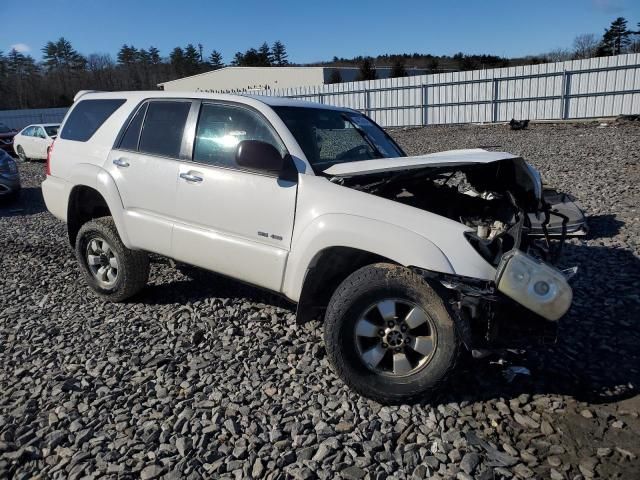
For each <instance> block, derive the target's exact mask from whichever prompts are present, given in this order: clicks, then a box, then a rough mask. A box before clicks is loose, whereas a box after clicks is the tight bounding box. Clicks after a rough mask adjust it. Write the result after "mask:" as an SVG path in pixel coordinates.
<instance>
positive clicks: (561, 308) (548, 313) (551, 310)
mask: <svg viewBox="0 0 640 480" xmlns="http://www.w3.org/2000/svg"><path fill="white" fill-rule="evenodd" d="M496 285H497V286H498V290H499V291H501V292H502V293H504V294H505V295H506V296H507V297H509V298H511V299H513V300H515V301H516V302H518V303H519V304H520V305H522V306H523V307H526V308H528V309H529V310H531V311H532V312H534V313H536V314H538V315H540V316H541V317H544V318H546V319H547V320H554V321H555V320H558V319H559V318H560V317H562V316H563V315H564V314H565V313H566V312H567V310H569V307H570V306H571V300H572V299H573V291H572V290H571V287H570V286H569V283H568V282H567V280H566V278H565V277H564V275H563V274H562V273H561V272H560V271H558V270H556V269H555V268H553V267H552V266H550V265H547V264H546V263H544V262H542V261H539V260H537V259H535V258H533V257H531V256H529V255H527V254H526V253H523V252H521V251H520V250H511V251H509V252H507V253H505V254H504V255H503V256H502V259H501V260H500V264H499V265H498V269H497V273H496Z"/></svg>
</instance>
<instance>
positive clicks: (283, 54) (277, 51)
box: [271, 40, 289, 66]
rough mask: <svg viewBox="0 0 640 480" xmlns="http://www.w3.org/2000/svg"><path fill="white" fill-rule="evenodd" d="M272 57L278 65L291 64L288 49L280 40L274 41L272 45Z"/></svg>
mask: <svg viewBox="0 0 640 480" xmlns="http://www.w3.org/2000/svg"><path fill="white" fill-rule="evenodd" d="M271 57H272V58H273V64H274V65H278V66H283V65H289V60H288V59H287V57H288V55H287V49H286V48H285V46H284V43H282V42H281V41H280V40H276V41H275V42H273V45H272V46H271Z"/></svg>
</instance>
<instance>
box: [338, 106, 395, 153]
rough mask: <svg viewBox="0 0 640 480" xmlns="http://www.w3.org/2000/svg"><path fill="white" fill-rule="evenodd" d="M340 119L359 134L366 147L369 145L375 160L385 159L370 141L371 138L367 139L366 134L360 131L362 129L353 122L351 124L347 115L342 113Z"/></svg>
mask: <svg viewBox="0 0 640 480" xmlns="http://www.w3.org/2000/svg"><path fill="white" fill-rule="evenodd" d="M342 118H344V119H345V120H346V121H347V122H349V123H350V124H351V125H353V128H355V129H356V132H358V133H359V134H360V136H361V137H362V139H363V140H364V141H365V142H367V145H369V146H370V147H371V150H373V153H374V154H375V155H376V158H385V157H384V155H383V154H382V152H381V151H380V150H379V149H378V147H377V146H376V144H375V143H374V142H373V141H372V140H371V138H369V135H367V132H365V131H364V130H363V129H362V127H360V126H359V125H356V124H355V123H354V122H352V121H351V119H350V118H349V116H348V115H347V114H344V113H343V114H342Z"/></svg>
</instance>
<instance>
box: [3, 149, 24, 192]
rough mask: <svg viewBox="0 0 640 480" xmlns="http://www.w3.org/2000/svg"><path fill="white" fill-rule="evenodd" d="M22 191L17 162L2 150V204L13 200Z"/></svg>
mask: <svg viewBox="0 0 640 480" xmlns="http://www.w3.org/2000/svg"><path fill="white" fill-rule="evenodd" d="M19 191H20V173H19V172H18V166H17V165H16V161H15V160H14V159H13V158H12V157H11V155H9V154H8V153H7V152H5V151H4V150H0V202H2V201H4V200H8V199H13V198H15V197H16V196H17V195H18V192H19Z"/></svg>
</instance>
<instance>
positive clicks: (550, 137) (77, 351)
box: [0, 124, 640, 479]
mask: <svg viewBox="0 0 640 480" xmlns="http://www.w3.org/2000/svg"><path fill="white" fill-rule="evenodd" d="M392 134H393V135H394V136H395V137H396V138H397V139H398V140H399V142H400V143H401V144H402V145H403V146H404V147H405V148H406V149H407V151H408V152H409V153H423V152H431V151H436V150H442V149H450V148H466V147H476V146H499V148H500V149H504V150H508V151H512V152H516V153H520V154H522V155H523V156H525V157H526V158H527V159H528V160H530V161H532V162H533V163H534V164H535V165H536V166H537V167H538V168H539V169H540V170H541V171H542V173H543V175H544V177H545V179H546V180H547V181H548V182H549V183H550V184H552V185H554V186H556V187H558V188H559V189H561V190H564V191H567V192H570V193H572V194H574V195H575V196H576V197H577V198H578V199H579V201H580V202H581V203H582V205H583V206H584V207H585V209H586V210H587V212H588V214H589V215H590V225H591V229H592V230H591V234H590V236H589V237H587V238H583V239H577V240H572V241H571V242H570V244H569V245H568V246H567V248H566V255H565V257H564V260H563V261H564V263H565V264H566V265H573V264H578V265H579V266H580V273H579V277H578V278H577V280H576V283H575V305H574V307H573V308H572V310H571V312H570V313H569V315H568V316H567V317H566V318H565V319H564V321H563V322H562V327H561V332H560V334H561V338H560V340H559V342H558V343H557V344H556V345H554V346H551V347H547V348H537V349H534V350H531V351H529V352H527V353H526V354H522V355H515V354H513V355H511V356H509V357H508V358H505V359H504V361H505V362H507V363H506V365H505V364H500V363H496V362H495V360H496V359H485V360H483V361H475V362H472V361H467V362H465V363H464V365H463V366H462V367H461V371H460V373H459V376H458V377H457V378H456V380H455V381H454V382H453V383H452V385H450V387H449V388H448V389H447V391H446V392H445V393H444V394H443V396H442V398H441V399H439V400H438V401H436V402H434V403H432V404H418V405H404V406H399V407H381V406H380V405H377V404H376V403H374V402H371V401H368V400H365V399H362V398H359V397H357V396H356V395H354V394H352V393H351V392H350V391H349V390H348V389H347V388H346V387H344V386H343V385H342V384H341V382H339V381H338V380H337V379H336V377H335V376H334V375H333V374H332V373H331V371H330V369H329V366H328V364H327V361H326V358H325V353H324V348H323V346H322V342H321V329H320V325H319V324H318V323H311V324H307V325H305V326H298V325H296V323H295V311H294V309H293V308H292V307H291V306H290V305H288V304H287V303H285V302H284V301H282V300H280V299H278V298H277V297H274V296H272V295H270V294H265V293H263V292H261V291H258V290H255V289H253V288H250V287H247V286H243V285H239V284H238V283H236V282H233V281H231V280H227V279H221V278H218V277H216V276H214V275H204V276H203V275H200V276H197V280H192V279H190V278H189V277H187V276H184V275H183V274H182V273H181V272H180V271H179V270H178V269H176V268H174V265H173V264H172V262H171V261H169V260H167V259H163V258H159V257H154V258H153V264H152V272H151V282H150V285H149V287H148V288H147V289H145V291H144V292H143V294H141V295H140V296H138V297H136V298H135V299H134V300H133V301H131V302H129V303H125V304H118V305H114V304H108V303H103V302H101V301H100V300H98V299H97V298H96V297H94V296H92V295H91V294H90V293H89V292H88V290H87V288H86V286H85V285H84V283H83V282H82V280H81V277H80V272H79V270H78V268H77V266H76V263H75V260H74V257H73V255H72V251H71V249H70V248H69V246H68V244H67V242H66V235H65V228H64V226H63V225H62V224H61V223H59V222H58V221H56V220H55V219H54V218H53V217H52V216H51V215H50V214H49V213H47V212H46V211H45V210H44V207H43V203H42V198H41V193H40V189H39V184H40V182H41V181H42V179H43V172H42V171H43V167H42V165H41V164H26V165H21V170H22V174H23V181H24V185H25V187H26V188H25V191H24V192H23V196H22V199H21V200H20V202H19V203H18V204H14V205H12V206H8V207H0V272H2V273H1V276H0V365H1V366H2V367H1V368H0V478H5V477H12V478H30V477H32V476H34V475H37V474H40V476H41V477H44V478H82V477H84V478H98V477H100V478H138V477H140V478H144V479H152V478H211V477H221V478H238V479H239V478H296V479H306V478H321V479H329V478H336V477H342V478H349V479H361V478H366V479H382V478H389V479H392V478H398V479H401V478H427V477H430V478H458V479H469V478H480V479H491V478H512V477H513V478H534V477H535V478H552V479H564V478H566V479H574V478H592V477H594V476H595V477H598V476H600V477H603V478H616V477H617V478H638V474H639V472H640V463H639V460H638V455H640V442H639V441H638V439H639V438H640V420H639V419H638V413H639V410H640V400H639V397H638V396H637V386H638V385H639V384H640V354H639V351H640V348H639V347H640V331H639V329H638V325H637V323H638V321H639V320H640V296H639V294H638V291H639V287H640V267H639V265H640V262H639V256H640V252H639V250H640V220H639V217H640V214H639V212H638V205H639V204H640V201H639V200H640V196H639V192H638V185H639V184H640V183H639V182H640V169H639V165H638V163H639V150H640V149H639V147H640V142H639V140H640V128H638V127H637V126H634V125H617V124H612V125H608V126H606V127H604V128H598V127H597V124H582V125H571V124H567V125H537V124H535V125H532V126H531V127H530V130H527V131H522V132H511V131H510V130H509V129H508V127H505V126H486V127H479V126H467V127H430V128H426V129H412V130H396V131H394V132H392ZM513 365H518V366H526V367H527V368H528V369H529V370H530V371H531V375H530V376H516V378H515V379H514V380H513V381H512V382H508V381H507V380H506V379H505V376H504V371H505V368H507V367H508V366H513Z"/></svg>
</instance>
